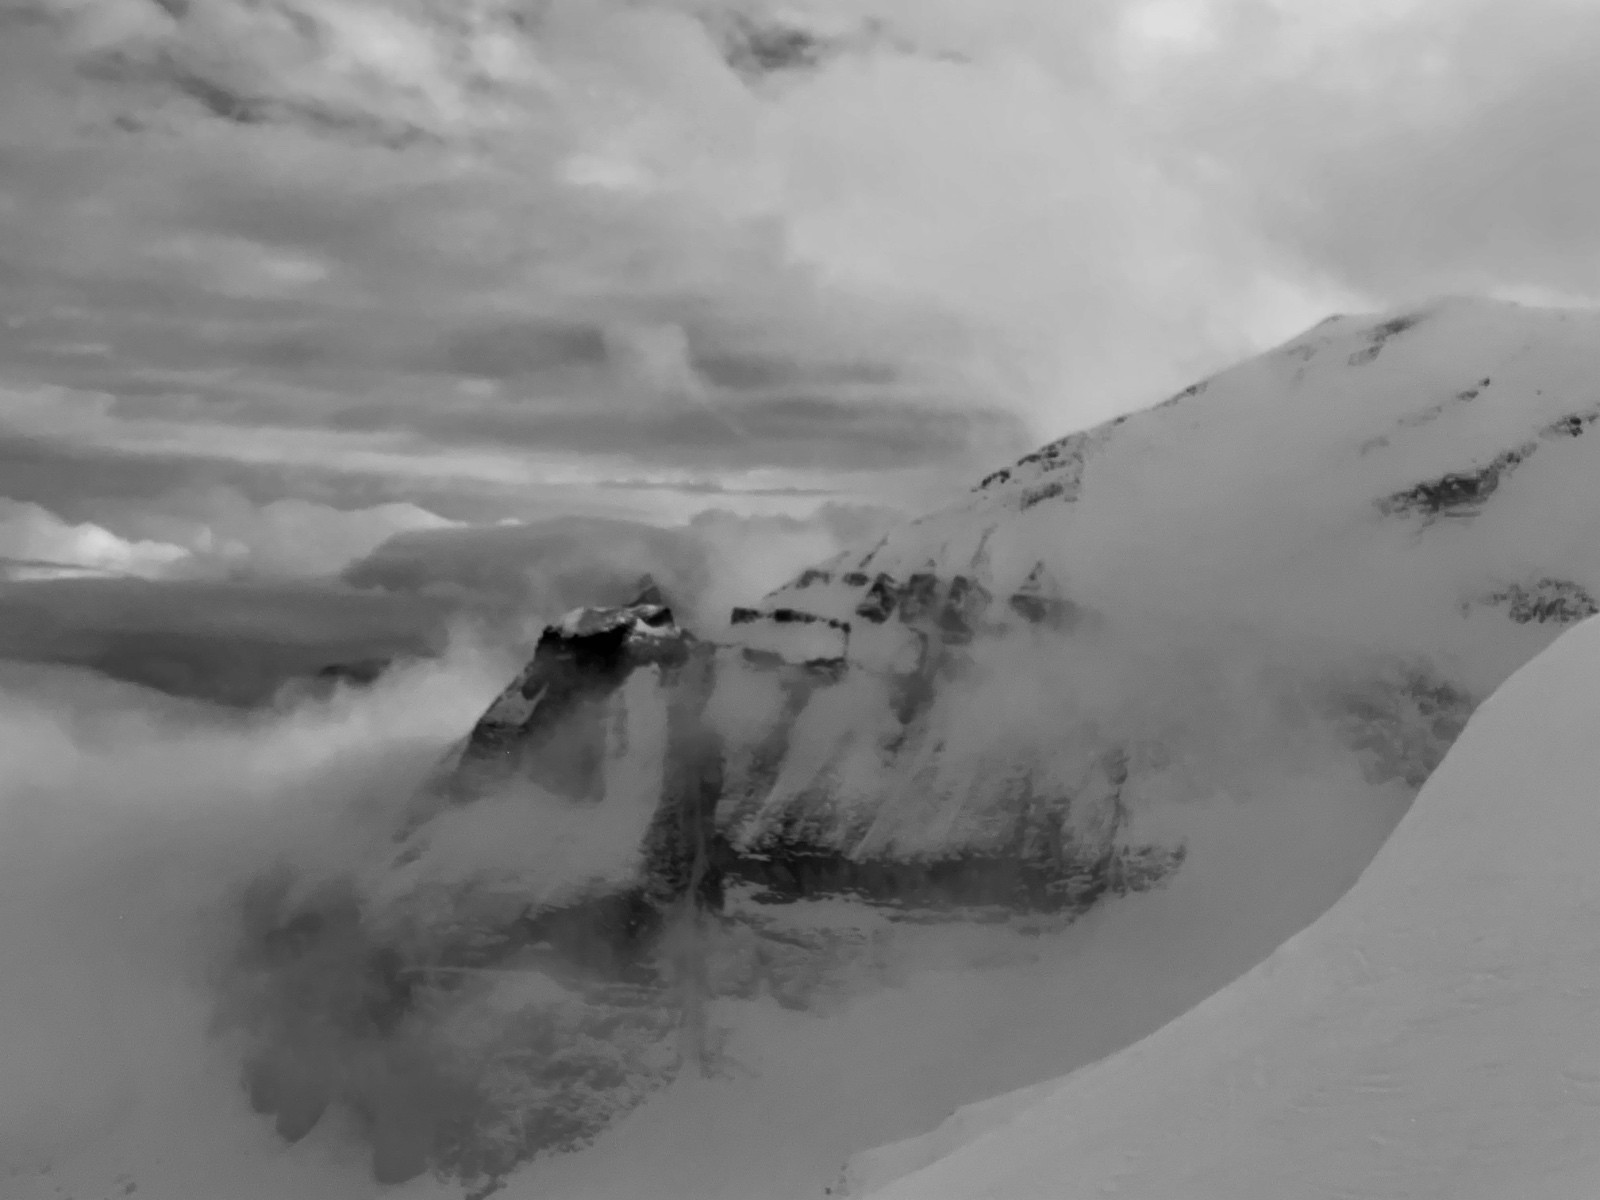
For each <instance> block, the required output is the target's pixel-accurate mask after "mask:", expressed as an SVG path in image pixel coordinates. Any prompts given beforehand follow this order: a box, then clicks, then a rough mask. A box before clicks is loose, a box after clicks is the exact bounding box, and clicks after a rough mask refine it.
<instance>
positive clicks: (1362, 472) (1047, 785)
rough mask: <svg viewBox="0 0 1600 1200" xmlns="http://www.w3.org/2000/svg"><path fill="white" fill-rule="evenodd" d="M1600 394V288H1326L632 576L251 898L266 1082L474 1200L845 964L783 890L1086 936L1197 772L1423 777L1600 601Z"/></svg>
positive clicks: (259, 1087) (1197, 793)
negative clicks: (1258, 326) (401, 809)
mask: <svg viewBox="0 0 1600 1200" xmlns="http://www.w3.org/2000/svg"><path fill="white" fill-rule="evenodd" d="M1596 378H1600V317H1597V316H1596V315H1595V314H1592V313H1577V312H1570V313H1569V312H1562V311H1556V310H1538V309H1527V308H1521V307H1518V306H1514V305H1504V304H1491V303H1486V302H1473V301H1463V300H1446V301H1440V302H1437V303H1435V304H1432V305H1428V306H1425V307H1423V308H1420V309H1416V310H1409V311H1406V312H1403V313H1398V314H1383V315H1381V316H1377V317H1368V318H1360V317H1348V316H1341V317H1335V318H1331V319H1330V320H1328V321H1326V322H1323V323H1322V324H1320V325H1318V326H1316V327H1315V328H1313V329H1311V330H1309V331H1307V332H1306V333H1305V334H1303V335H1301V336H1300V337H1298V338H1295V339H1293V340H1292V341H1290V342H1289V343H1287V344H1285V345H1284V346H1282V347H1279V348H1278V349H1276V350H1274V351H1271V352H1269V353H1267V354H1265V355H1263V356H1261V357H1259V358H1256V359H1252V360H1250V361H1248V362H1245V363H1242V364H1240V365H1238V366H1236V367H1233V368H1231V369H1229V370H1226V371H1223V372H1221V373H1220V374H1218V375H1216V376H1214V377H1212V378H1211V379H1208V380H1205V381H1203V382H1201V383H1197V384H1195V385H1194V386H1192V387H1189V388H1187V389H1185V390H1184V391H1183V392H1182V393H1180V394H1179V395H1177V396H1174V397H1173V398H1171V399H1170V400H1168V401H1166V402H1164V403H1162V404H1159V405H1157V406H1155V407H1153V408H1151V409H1148V410H1146V411H1143V412H1139V413H1134V414H1131V415H1129V416H1126V417H1120V418H1118V419H1116V420H1115V421H1111V422H1108V423H1106V424H1104V425H1102V426H1099V427H1097V428H1095V429H1092V430H1088V431H1085V432H1080V433H1074V434H1072V435H1070V436H1068V437H1065V438H1062V439H1060V440H1058V441H1055V442H1052V443H1050V444H1049V445H1047V446H1045V447H1043V448H1042V449H1040V450H1039V451H1037V452H1035V453H1033V454H1030V455H1028V456H1026V457H1024V458H1022V459H1021V460H1019V461H1018V462H1016V463H1014V464H1011V465H1009V466H1006V467H1003V468H1001V469H999V470H997V471H995V472H993V473H992V474H990V475H989V476H988V477H987V478H985V479H983V480H982V481H981V482H980V483H978V484H977V486H975V487H974V488H973V489H971V491H969V492H968V493H966V494H964V495H962V496H959V497H957V498H955V499H954V500H953V501H952V502H951V503H950V504H949V505H948V506H947V507H945V508H944V509H942V510H940V511H937V512H934V513H931V514H929V515H927V516H925V517H922V518H920V519H918V520H915V521H910V522H907V523H906V524H904V525H902V526H900V527H898V528H897V529H895V530H894V531H892V532H891V533H890V534H889V535H888V536H887V537H885V538H884V539H882V540H881V541H879V542H878V543H876V544H873V545H869V546H861V547H857V548H854V549H852V550H850V551H847V552H846V553H844V554H841V555H840V556H838V557H837V558H835V559H833V560H832V561H829V562H825V563H819V564H815V565H814V566H812V567H809V568H807V569H806V570H804V571H803V572H801V573H800V574H798V575H797V576H796V577H795V578H794V579H793V580H792V581H791V582H790V583H789V584H787V585H785V586H784V587H782V588H779V589H778V590H776V591H775V592H773V593H772V594H771V595H769V596H767V597H765V598H764V599H761V600H760V601H758V602H755V603H752V604H750V605H747V606H744V607H740V608H737V609H735V610H734V611H733V612H732V614H731V617H730V621H729V623H728V625H727V627H726V628H725V629H722V630H698V631H690V630H687V629H684V628H683V627H681V626H680V625H679V624H678V622H677V621H676V620H675V618H674V616H673V613H672V611H671V609H670V607H669V605H668V603H667V599H668V598H667V597H664V596H662V595H661V593H660V591H659V590H658V589H656V588H655V587H654V586H653V585H648V584H647V585H646V586H644V587H643V589H642V592H641V594H640V596H639V597H638V599H637V600H636V601H635V602H634V603H632V604H629V605H624V606H621V607H616V608H589V609H580V610H578V611H575V612H573V613H570V614H568V615H567V616H566V617H564V618H562V619H561V620H560V621H557V622H555V623H552V624H551V625H550V626H549V627H548V628H547V629H546V630H545V631H544V634H543V636H542V637H541V639H540V641H539V643H538V646H537V649H536V651H535V653H534V655H533V657H532V659H531V661H529V662H528V664H527V665H526V667H525V668H524V669H523V670H522V671H521V673H520V674H519V675H518V676H517V677H516V678H515V679H513V680H512V681H510V683H509V684H508V685H507V687H506V688H505V690H504V691H503V692H502V693H501V695H500V696H499V697H498V698H497V699H495V700H494V702H493V703H492V704H491V705H490V706H489V707H488V709H487V710H486V711H485V712H484V714H483V716H482V718H481V719H480V720H479V721H478V723H477V724H476V726H475V727H474V728H473V729H472V730H471V731H470V732H469V733H468V734H467V735H466V736H465V737H464V738H463V739H462V740H461V741H460V743H459V744H458V745H457V747H456V748H455V750H454V751H453V752H452V754H451V755H450V757H449V758H448V759H447V761H446V762H445V763H444V764H443V765H442V766H441V769H440V772H439V775H438V777H437V778H436V779H434V780H432V781H429V782H428V784H427V786H426V787H424V788H423V789H422V794H421V798H420V799H419V801H418V802H417V803H416V804H415V805H413V806H412V807H411V808H410V809H408V813H407V818H406V820H405V821H404V822H403V823H402V824H401V826H400V827H399V828H398V829H397V830H396V833H395V838H394V842H393V845H392V853H390V854H389V855H388V856H387V857H386V858H385V859H384V860H383V861H381V862H377V863H364V864H360V865H359V868H355V869H352V871H351V872H350V875H349V877H348V878H346V879H341V880H332V881H328V880H322V881H318V882H317V883H316V884H315V885H314V886H312V885H310V884H308V883H307V882H306V881H303V880H295V879H292V878H280V877H276V876H274V877H270V878H266V879H263V880H262V881H261V883H260V885H259V886H258V887H257V888H256V889H255V890H254V891H253V892H252V894H251V895H250V896H249V897H247V898H246V901H245V904H244V913H245V918H244V920H245V935H244V937H243V939H242V947H243V949H242V951H241V954H240V959H239V963H238V965H237V970H236V971H235V972H234V975H233V978H232V981H231V984H230V989H229V997H228V1000H227V1001H226V1003H225V1005H224V1015H225V1018H226V1019H227V1020H228V1021H230V1022H231V1023H232V1024H234V1025H236V1026H237V1027H239V1028H241V1029H242V1030H243V1031H244V1032H245V1034H246V1036H247V1038H248V1039H249V1041H250V1043H251V1044H252V1045H253V1046H254V1047H255V1048H256V1049H255V1052H254V1054H253V1057H252V1060H251V1066H250V1070H249V1072H248V1075H249V1079H248V1083H249V1087H250V1091H251V1095H252V1097H253V1099H254V1102H255V1104H256V1105H257V1107H258V1108H259V1109H260V1110H261V1111H263V1112H264V1113H267V1114H269V1115H270V1116H271V1117H272V1119H273V1120H275V1122H276V1123H277V1127H278V1130H279V1132H280V1133H282V1134H283V1135H284V1136H285V1137H286V1138H291V1139H293V1138H298V1137H300V1136H303V1135H304V1134H305V1133H306V1132H307V1131H308V1130H310V1129H311V1128H312V1127H314V1126H315V1125H316V1124H317V1123H318V1121H319V1120H320V1119H321V1117H322V1115H323V1114H324V1112H326V1111H327V1110H328V1109H330V1108H331V1107H333V1106H339V1107H340V1108H342V1109H343V1110H345V1111H347V1112H349V1113H353V1114H355V1115H356V1116H357V1117H358V1119H359V1120H360V1122H361V1123H362V1127H363V1128H365V1129H366V1130H367V1131H368V1134H369V1138H370V1141H371V1144H372V1147H373V1156H374V1157H373V1161H374V1168H375V1172H376V1174H377V1175H378V1176H379V1177H380V1178H382V1179H390V1180H393V1179H401V1178H405V1177H408V1176H411V1175H414V1174H416V1173H419V1172H422V1171H426V1170H432V1171H435V1172H436V1173H439V1174H441V1175H446V1176H451V1177H455V1178H459V1179H461V1180H462V1181H464V1182H465V1183H466V1184H467V1185H468V1187H469V1189H473V1190H476V1191H477V1192H479V1193H480V1194H483V1193H486V1192H487V1191H490V1190H493V1188H494V1187H495V1186H496V1184H497V1183H498V1182H499V1181H500V1180H502V1179H504V1178H505V1176H506V1174H507V1173H508V1172H509V1171H511V1170H512V1169H513V1168H514V1167H515V1166H517V1164H519V1163H522V1162H525V1161H527V1160H528V1159H530V1158H533V1157H535V1156H539V1155H543V1154H551V1153H559V1152H561V1151H564V1150H568V1149H571V1148H573V1147H576V1146H579V1145H582V1144H583V1143H584V1142H585V1141H587V1140H588V1139H591V1138H593V1137H594V1136H595V1135H596V1134H598V1133H599V1132H601V1131H602V1130H604V1129H606V1128H607V1127H608V1126H609V1125H611V1124H612V1123H613V1122H615V1121H616V1120H617V1119H618V1118H619V1117H620V1116H621V1115H622V1114H623V1113H625V1112H627V1111H628V1110H629V1109H630V1108H632V1107H634V1106H635V1105H637V1104H639V1103H640V1102H641V1101H642V1100H643V1099H644V1098H646V1097H647V1096H649V1095H650V1094H651V1093H652V1091H654V1090H655V1089H657V1088H659V1087H660V1086H661V1085H662V1084H663V1083H665V1082H666V1081H668V1080H670V1079H671V1078H672V1077H673V1076H674V1074H675V1073H677V1072H679V1071H681V1070H683V1069H685V1068H686V1067H694V1068H697V1069H714V1059H715V1053H714V1042H715V1037H714V1030H712V1029H710V1028H709V1027H708V1026H707V1024H706V1021H705V1005H706V1002H707V1000H708V999H709V998H714V997H716V996H719V995H727V994H739V995H750V994H755V993H757V992H761V993H764V994H770V995H773V996H781V997H782V998H783V1002H784V1003H786V1004H793V1005H797V1006H801V1007H804V1006H806V1005H808V1004H811V1003H813V1002H814V1001H815V1000H816V998H817V996H818V995H820V994H821V992H822V991H824V990H825V989H826V987H827V980H828V979H829V978H830V973H837V972H839V971H846V972H847V971H848V970H849V969H851V968H850V963H851V962H853V961H855V959H854V958H853V957H852V956H854V955H857V954H858V952H860V950H861V947H860V945H858V944H857V943H856V942H853V941H852V940H851V938H850V937H848V936H842V935H832V934H826V933H821V932H813V933H810V934H807V935H804V936H799V935H795V934H793V933H791V932H784V933H781V934H780V933H779V932H778V931H777V926H776V925H775V924H774V923H773V917H774V914H778V913H781V912H782V911H783V910H785V909H786V908H790V907H793V906H796V905H804V904H809V903H812V902H819V901H821V900H823V899H828V898H831V899H832V900H834V901H836V902H839V903H843V904H846V905H851V906H856V907H859V908H871V909H872V910H874V911H876V912H878V913H880V914H882V915H885V916H886V917H888V918H889V919H891V920H897V921H912V920H915V921H922V922H926V921H930V920H933V921H950V922H971V921H974V920H977V919H980V918H981V919H984V920H989V919H996V918H998V919H1013V918H1015V917H1016V916H1017V915H1018V914H1027V913H1032V914H1049V915H1051V916H1052V917H1053V919H1056V920H1058V921H1060V922H1066V921H1070V920H1071V919H1073V918H1075V917H1077V916H1080V915H1081V914H1083V913H1085V912H1087V911H1089V910H1090V909H1092V908H1096V907H1100V906H1105V905H1107V904H1112V903H1116V902H1117V898H1118V897H1126V896H1129V895H1131V894H1134V893H1139V892H1146V891H1149V890H1151V889H1158V888H1161V887H1162V886H1163V885H1165V884H1167V883H1168V882H1170V881H1172V880H1174V879H1176V878H1181V877H1182V876H1183V875H1184V873H1185V872H1186V871H1189V870H1190V869H1191V864H1192V862H1193V859H1194V855H1193V854H1192V853H1191V851H1192V847H1191V845H1190V841H1189V835H1190V832H1191V831H1193V830H1196V829H1201V830H1203V829H1204V828H1205V826H1204V823H1203V821H1202V820H1201V819H1200V818H1199V817H1197V816H1196V814H1197V813H1200V814H1203V813H1204V812H1205V804H1206V803H1207V802H1208V800H1207V798H1209V797H1214V796H1218V795H1229V794H1234V793H1241V792H1247V791H1250V790H1251V789H1254V790H1255V791H1256V792H1260V793H1263V794H1269V795H1271V794H1275V793H1276V791H1278V790H1281V787H1280V781H1282V780H1288V779H1295V778H1300V777H1301V776H1303V775H1306V774H1308V773H1311V772H1321V773H1322V774H1323V776H1326V777H1329V778H1335V777H1336V778H1339V779H1344V778H1346V777H1347V776H1348V777H1349V778H1350V779H1352V780H1355V781H1356V782H1355V783H1353V784H1352V785H1351V790H1350V792H1349V794H1350V795H1352V796H1357V795H1359V796H1369V797H1370V796H1372V795H1383V796H1399V797H1401V798H1402V799H1403V798H1405V797H1408V796H1409V795H1410V794H1412V793H1413V792H1414V791H1415V790H1416V788H1418V787H1420V786H1421V784H1422V782H1423V781H1424V780H1425V779H1426V778H1427V776H1428V774H1429V773H1430V772H1431V771H1432V770H1433V768H1434V766H1435V765H1437V763H1438V762H1439V761H1440V759H1441V758H1442V756H1443V755H1444V753H1445V751H1446V750H1447V749H1448V747H1449V746H1450V744H1451V742H1452V741H1453V740H1454V739H1455V737H1456V736H1457V734H1459V732H1460V731H1461V729H1462V728H1463V726H1464V724H1465V722H1466V719H1467V717H1468V715H1469V714H1470V713H1471V711H1472V709H1473V707H1474V705H1475V704H1476V703H1477V702H1478V700H1479V699H1481V698H1482V697H1483V696H1485V695H1487V694H1488V692H1489V691H1490V690H1492V689H1493V687H1494V686H1496V685H1497V684H1498V683H1499V682H1500V681H1501V680H1503V679H1504V678H1505V677H1506V676H1507V675H1508V674H1509V673H1510V672H1511V671H1512V670H1514V669H1515V668H1516V667H1517V666H1518V665H1520V664H1521V663H1522V662H1524V661H1526V660H1527V659H1528V658H1530V657H1531V656H1532V655H1533V654H1535V653H1537V652H1538V651H1539V650H1540V649H1542V648H1543V647H1544V646H1545V645H1546V644H1548V643H1549V641H1550V640H1551V639H1552V638H1553V637H1554V636H1556V634H1557V633H1558V632H1559V630H1560V629H1561V628H1562V627H1564V626H1565V625H1567V624H1570V623H1572V622H1574V621H1576V620H1579V619H1581V618H1582V617H1583V616H1586V615H1589V614H1592V613H1593V612H1595V611H1596V601H1595V596H1596V595H1600V591H1597V589H1600V525H1597V524H1596V523H1595V520H1594V519H1592V517H1590V516H1583V515H1581V514H1585V513H1587V514H1593V513H1596V512H1600V503H1597V502H1600V470H1596V464H1595V462H1594V461H1593V454H1594V453H1595V450H1594V441H1595V439H1594V438H1593V437H1591V436H1589V433H1590V431H1591V427H1592V426H1593V424H1594V422H1595V421H1596V419H1597V415H1600V398H1597V395H1596V393H1595V391H1594V388H1593V382H1592V381H1593V380H1594V379H1596ZM1575 514H1580V515H1575ZM1263 780H1266V781H1267V782H1265V783H1263V782H1262V781H1263ZM1363 789H1364V790H1363ZM1263 803H1266V802H1265V801H1264V802H1263ZM1361 803H1368V802H1367V801H1362V802H1361ZM1369 808H1370V804H1369ZM1373 819H1374V818H1372V817H1371V815H1370V811H1369V809H1362V808H1361V807H1360V805H1359V804H1357V803H1356V802H1355V801H1352V802H1351V804H1350V806H1349V808H1348V811H1346V809H1343V808H1340V809H1337V810H1330V811H1328V812H1325V813H1319V815H1318V816H1317V820H1318V821H1319V822H1321V824H1318V825H1316V829H1317V830H1319V833H1318V836H1333V835H1334V834H1337V833H1338V832H1339V831H1340V830H1342V829H1344V828H1345V827H1346V826H1345V825H1344V824H1341V822H1347V823H1359V822H1363V821H1365V822H1370V821H1371V820H1373ZM1350 827H1352V828H1354V827H1355V826H1354V824H1352V825H1351V826H1350ZM1312 849H1313V850H1314V847H1313V848H1312ZM1196 869H1197V868H1196ZM1330 900H1331V897H1330ZM1290 932H1293V930H1292V929H1289V930H1273V931H1270V938H1271V939H1276V940H1281V937H1282V936H1287V933H1290ZM1261 937H1262V940H1263V944H1262V946H1261V953H1265V952H1266V951H1267V950H1269V949H1270V948H1271V946H1272V945H1275V944H1276V940H1269V932H1263V933H1262V935H1261Z"/></svg>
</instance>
